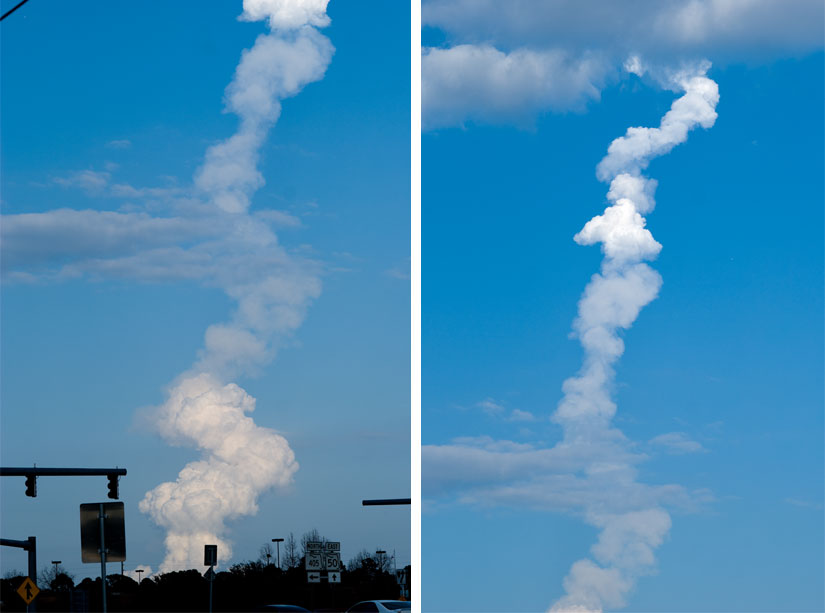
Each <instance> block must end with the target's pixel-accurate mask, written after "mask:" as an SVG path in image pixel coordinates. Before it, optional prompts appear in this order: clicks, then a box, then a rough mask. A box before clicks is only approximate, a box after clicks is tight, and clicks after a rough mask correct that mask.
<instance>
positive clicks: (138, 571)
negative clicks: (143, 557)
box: [135, 568, 143, 585]
mask: <svg viewBox="0 0 825 613" xmlns="http://www.w3.org/2000/svg"><path fill="white" fill-rule="evenodd" d="M135 572H136V573H137V574H138V585H140V582H141V581H142V580H143V577H141V576H140V574H141V573H142V572H143V569H142V568H136V569H135Z"/></svg>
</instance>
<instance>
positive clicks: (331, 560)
mask: <svg viewBox="0 0 825 613" xmlns="http://www.w3.org/2000/svg"><path fill="white" fill-rule="evenodd" d="M324 568H325V569H326V570H341V554H340V553H335V552H329V551H328V552H326V553H325V554H324Z"/></svg>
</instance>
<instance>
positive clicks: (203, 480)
mask: <svg viewBox="0 0 825 613" xmlns="http://www.w3.org/2000/svg"><path fill="white" fill-rule="evenodd" d="M326 6H327V0H244V3H243V7H244V12H243V14H242V15H241V17H240V19H242V20H247V21H257V20H261V19H267V20H268V22H269V27H270V29H271V31H270V33H268V34H262V35H260V36H259V37H258V39H257V40H256V41H255V45H254V46H253V47H252V48H251V49H248V50H246V51H244V52H243V55H242V57H241V61H240V63H239V64H238V66H237V68H236V70H235V75H234V78H233V80H232V82H231V83H230V84H229V86H228V87H227V88H226V96H225V103H226V108H227V110H228V111H231V112H233V113H235V114H236V115H237V116H238V117H239V120H240V121H239V127H238V129H237V131H236V132H235V134H233V135H232V136H231V137H229V138H228V139H226V140H224V141H222V142H220V143H218V144H216V145H214V146H212V147H210V148H209V149H208V150H207V152H206V154H205V159H204V163H203V165H202V166H201V167H200V169H199V170H198V171H197V173H196V175H195V187H196V189H197V190H198V191H199V192H200V194H201V195H202V197H203V200H204V201H205V203H206V206H210V207H214V208H215V210H217V211H220V212H221V215H220V217H219V219H220V220H221V223H224V224H226V226H227V228H228V229H227V232H228V238H227V240H226V241H224V242H223V243H220V244H219V245H216V248H217V249H221V250H222V251H221V253H220V254H219V255H220V256H221V257H223V258H229V259H231V261H233V262H236V263H237V266H232V267H229V269H230V270H231V272H229V273H225V274H224V275H223V276H218V278H216V279H215V284H216V285H218V286H219V287H221V289H223V290H224V291H225V292H226V293H227V294H228V295H229V296H230V297H231V298H233V299H234V300H235V301H236V303H237V307H236V310H235V312H234V314H233V316H232V318H231V319H230V321H228V322H226V323H221V324H215V325H212V326H210V327H209V328H208V329H207V331H206V334H205V338H204V347H203V349H202V350H201V351H200V353H199V359H198V361H197V362H196V363H195V364H194V365H193V366H192V368H191V369H190V370H188V371H187V372H185V373H183V374H182V375H180V376H179V377H178V378H177V379H176V381H175V382H174V383H173V384H172V385H171V387H170V389H169V390H168V398H167V400H166V402H165V403H164V404H163V405H162V406H160V407H158V408H157V410H156V412H155V415H154V426H155V427H156V429H157V431H158V432H159V433H160V434H161V436H163V437H164V438H165V439H166V440H168V441H169V442H170V443H172V444H175V445H187V446H192V447H195V448H197V449H198V450H199V451H200V452H201V454H202V457H201V459H199V460H197V461H194V462H190V463H189V464H187V465H186V466H185V467H184V468H183V469H182V470H181V471H180V474H179V475H178V478H177V479H176V480H175V481H174V482H167V483H161V484H160V485H158V486H157V487H155V488H154V489H152V490H151V491H149V492H147V493H146V495H145V497H144V498H143V500H142V501H141V502H140V510H141V511H142V512H144V513H146V514H148V515H149V516H150V517H151V518H152V520H153V521H154V522H155V523H157V524H158V525H159V526H161V527H163V528H165V529H166V531H167V536H166V557H165V559H164V561H163V563H162V565H161V568H160V570H161V571H162V572H167V571H172V570H180V569H183V568H193V567H200V566H201V561H202V559H203V545H204V544H206V543H210V544H215V543H217V544H218V545H219V547H218V552H219V553H218V555H219V561H220V560H227V559H228V558H230V557H231V555H232V550H231V546H230V543H229V542H228V541H227V540H226V538H225V534H226V521H227V520H229V519H232V518H235V517H238V516H242V515H251V514H254V513H256V512H257V510H258V507H257V504H256V501H257V498H258V496H259V495H260V494H261V493H263V492H264V491H265V490H267V489H269V488H271V487H274V486H283V485H286V484H288V483H289V482H290V481H291V480H292V476H293V474H294V473H295V471H296V470H297V469H298V464H297V462H296V461H295V456H294V454H293V452H292V450H291V449H290V447H289V443H288V442H287V440H286V439H285V438H284V437H283V436H281V435H280V434H278V433H277V432H275V431H274V430H272V429H269V428H262V427H259V426H257V425H256V424H255V423H254V422H253V420H252V419H251V417H249V416H248V413H250V412H251V411H252V410H253V409H254V408H255V399H254V398H252V397H251V396H250V395H249V394H247V393H246V392H245V391H244V390H243V389H241V388H240V387H239V386H238V385H236V384H235V383H231V382H229V381H228V379H229V378H230V377H234V376H238V375H241V374H249V373H250V372H254V370H255V369H257V368H259V367H261V366H262V365H264V364H266V363H267V362H269V361H270V360H271V359H272V358H273V357H274V354H275V351H276V350H277V346H278V343H279V341H281V340H282V339H283V338H285V337H286V336H288V335H289V334H290V333H291V332H292V331H294V330H295V329H296V328H297V327H298V326H299V325H300V324H301V322H302V320H303V318H304V314H305V311H306V309H307V307H308V305H309V303H310V302H311V300H312V299H314V298H316V297H317V296H318V295H319V293H320V281H319V279H318V276H317V274H316V272H315V271H314V270H313V269H311V268H310V267H308V266H307V265H306V264H305V263H302V262H300V261H298V260H296V259H295V258H293V257H291V256H290V255H289V254H288V253H287V251H286V250H285V249H284V248H283V247H281V246H280V245H279V244H278V240H277V237H276V236H275V234H274V233H273V232H272V230H271V229H270V228H269V226H268V225H266V224H265V223H264V222H263V221H261V220H260V219H257V218H255V217H253V216H251V215H249V213H248V208H249V205H250V197H251V195H252V194H253V193H254V191H255V190H257V189H258V188H259V187H260V186H261V185H263V183H264V180H263V177H262V175H261V174H260V172H259V171H258V169H257V163H258V155H259V148H260V147H261V145H262V144H263V142H264V140H265V139H266V135H267V132H268V130H269V129H270V128H271V127H272V126H273V125H274V124H275V122H276V121H277V119H278V116H279V115H280V112H281V102H280V101H281V100H282V99H284V98H287V97H290V96H294V95H295V94H297V93H298V92H299V91H300V90H301V89H302V88H303V87H304V86H305V85H307V84H308V83H311V82H313V81H317V80H320V79H321V78H323V76H324V73H325V71H326V68H327V66H328V64H329V62H330V59H331V58H332V54H333V52H334V49H333V47H332V44H331V43H330V41H329V40H328V39H327V38H326V37H325V36H323V35H322V34H321V33H320V32H319V31H318V30H317V29H316V28H315V27H316V26H317V27H322V26H325V25H327V24H328V23H329V18H328V17H327V15H326ZM252 254H254V257H250V256H251V255H252ZM253 263H254V264H253ZM230 275H231V276H230Z"/></svg>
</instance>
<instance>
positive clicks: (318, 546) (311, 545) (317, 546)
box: [307, 541, 324, 551]
mask: <svg viewBox="0 0 825 613" xmlns="http://www.w3.org/2000/svg"><path fill="white" fill-rule="evenodd" d="M323 548H324V544H323V543H322V542H321V541H308V542H307V551H321V550H322V549H323Z"/></svg>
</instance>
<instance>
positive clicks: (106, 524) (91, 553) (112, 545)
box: [80, 502, 126, 563]
mask: <svg viewBox="0 0 825 613" xmlns="http://www.w3.org/2000/svg"><path fill="white" fill-rule="evenodd" d="M101 506H103V540H104V541H105V544H106V561H107V562H125V561H126V526H125V523H124V513H123V503H122V502H91V503H87V504H81V505H80V559H81V561H82V562H84V563H88V562H100V507H101Z"/></svg>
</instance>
